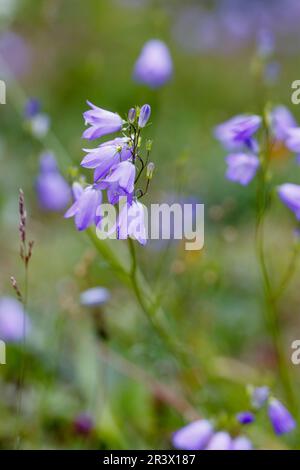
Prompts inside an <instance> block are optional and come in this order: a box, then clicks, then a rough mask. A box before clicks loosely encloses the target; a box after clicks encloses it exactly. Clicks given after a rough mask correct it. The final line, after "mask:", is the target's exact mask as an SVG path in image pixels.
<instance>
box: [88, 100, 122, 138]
mask: <svg viewBox="0 0 300 470" xmlns="http://www.w3.org/2000/svg"><path fill="white" fill-rule="evenodd" d="M87 103H88V105H89V106H90V107H91V108H92V109H90V110H89V111H86V112H84V113H83V117H84V120H85V124H86V125H87V124H88V125H89V126H90V127H89V128H88V129H86V130H85V131H84V133H83V135H82V137H83V138H84V139H88V140H94V139H98V138H99V137H102V136H103V135H106V134H111V133H112V132H118V131H120V130H121V129H122V125H123V120H122V118H121V117H120V116H119V115H118V114H117V113H112V112H111V111H106V110H105V109H102V108H98V106H95V105H94V104H93V103H91V102H90V101H88V102H87Z"/></svg>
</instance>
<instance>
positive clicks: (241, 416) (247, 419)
mask: <svg viewBox="0 0 300 470" xmlns="http://www.w3.org/2000/svg"><path fill="white" fill-rule="evenodd" d="M236 419H237V421H238V422H239V423H241V424H251V423H253V421H254V415H253V413H251V412H250V411H242V412H241V413H238V414H237V416H236Z"/></svg>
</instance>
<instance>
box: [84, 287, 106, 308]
mask: <svg viewBox="0 0 300 470" xmlns="http://www.w3.org/2000/svg"><path fill="white" fill-rule="evenodd" d="M109 299H110V293H109V290H108V289H105V287H92V288H91V289H87V290H85V291H84V292H81V294H80V303H81V305H84V306H86V307H95V306H99V305H103V304H105V303H106V302H107V301H108V300H109Z"/></svg>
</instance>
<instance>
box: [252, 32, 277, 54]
mask: <svg viewBox="0 0 300 470" xmlns="http://www.w3.org/2000/svg"><path fill="white" fill-rule="evenodd" d="M256 44H257V51H258V54H259V55H260V56H261V57H263V58H267V57H269V56H270V55H272V54H273V52H274V49H275V38H274V34H273V33H272V31H270V30H268V29H261V30H260V31H259V33H258V35H257V40H256Z"/></svg>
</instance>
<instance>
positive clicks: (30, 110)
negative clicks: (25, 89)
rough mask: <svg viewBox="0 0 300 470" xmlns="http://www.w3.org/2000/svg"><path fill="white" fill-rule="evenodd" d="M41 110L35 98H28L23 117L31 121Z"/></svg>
mask: <svg viewBox="0 0 300 470" xmlns="http://www.w3.org/2000/svg"><path fill="white" fill-rule="evenodd" d="M40 110H41V103H40V101H39V100H38V99H37V98H29V99H28V100H27V101H26V103H25V107H24V117H25V118H26V119H31V118H33V117H34V116H36V115H37V114H38V113H39V112H40Z"/></svg>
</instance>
